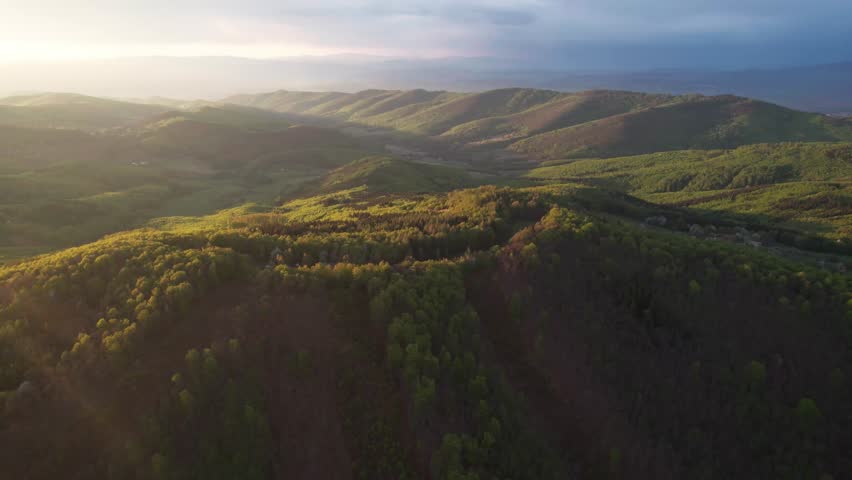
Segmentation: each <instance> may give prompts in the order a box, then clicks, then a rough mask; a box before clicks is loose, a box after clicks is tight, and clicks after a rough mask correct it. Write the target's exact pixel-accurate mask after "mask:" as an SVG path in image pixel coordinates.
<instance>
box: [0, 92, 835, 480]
mask: <svg viewBox="0 0 852 480" xmlns="http://www.w3.org/2000/svg"><path fill="white" fill-rule="evenodd" d="M229 101H231V102H236V103H240V104H241V105H234V104H232V103H231V104H229V103H208V102H180V101H170V100H165V99H159V100H157V102H158V103H160V104H162V105H158V106H154V107H151V106H150V105H143V106H142V107H144V108H143V109H142V110H138V109H137V107H139V106H138V105H133V104H128V103H127V102H116V101H113V100H109V101H104V103H101V101H100V100H99V99H92V98H91V97H80V96H74V95H70V96H69V95H64V94H61V95H60V94H57V95H41V96H33V97H27V98H14V99H7V100H5V102H6V103H8V104H9V105H8V108H9V110H3V109H2V108H0V263H3V265H0V447H2V448H0V472H2V475H0V477H3V478H6V477H8V478H15V479H18V478H20V479H27V480H42V479H43V480H55V479H57V478H67V479H81V480H82V479H92V478H95V479H109V478H117V479H139V480H178V479H180V480H182V479H199V480H201V479H205V480H206V479H233V478H240V479H248V480H267V479H270V478H275V479H278V478H289V479H293V478H295V479H306V480H307V479H318V478H319V479H324V478H336V479H379V480H384V479H386V480H399V479H433V480H477V479H478V480H485V479H516V480H523V479H530V480H533V479H534V480H542V479H553V480H563V479H576V480H588V479H591V480H615V479H619V480H621V479H624V480H628V479H629V480H646V479H647V480H652V479H653V480H659V479H661V480H679V479H685V478H689V479H693V478H694V479H743V480H746V479H748V480H752V479H764V478H767V479H769V478H771V479H776V478H778V479H791V480H792V479H818V480H828V479H841V478H845V477H846V476H848V472H852V453H850V452H852V434H850V432H852V414H851V413H852V407H850V405H852V379H850V375H852V355H850V352H852V323H850V322H851V321H852V275H850V273H848V272H849V269H850V268H852V257H850V253H852V241H850V233H852V193H850V187H849V185H850V181H851V180H852V178H851V177H850V175H852V170H850V165H852V143H842V142H837V141H836V140H839V139H843V138H847V137H846V136H847V135H848V132H849V124H848V123H846V122H845V121H842V120H831V119H828V118H826V117H822V116H818V115H810V114H805V113H801V112H794V111H790V110H786V109H782V108H780V107H776V106H773V105H769V104H765V103H760V102H754V101H751V100H747V99H741V98H736V97H696V96H689V97H676V96H667V95H643V94H634V93H626V92H604V91H594V92H585V93H580V94H564V93H558V92H551V91H540V90H519V89H511V90H496V91H492V92H485V93H481V94H456V93H446V92H428V91H423V90H416V91H408V92H387V91H366V92H361V93H358V94H337V93H321V94H320V93H288V92H275V93H272V94H268V95H260V96H250V97H235V98H232V99H229ZM103 105H107V107H104V106H103ZM40 108H49V109H59V110H62V109H67V110H69V111H74V112H76V113H74V115H69V116H67V117H62V118H64V119H65V120H67V122H68V123H64V121H63V124H62V125H59V124H57V125H53V126H51V125H41V124H40V123H39V122H38V121H36V122H35V124H34V125H33V124H30V123H29V122H31V121H33V119H35V118H37V117H38V115H48V116H52V115H54V114H53V113H49V114H48V113H44V112H42V111H41V110H38V109H40ZM78 109H82V110H78ZM104 109H106V110H104ZM144 109H152V111H146V112H147V113H144V114H143V113H140V112H142V111H143V110H144ZM59 110H55V111H59ZM10 112H11V113H10ZM87 112H88V113H87ZM104 112H107V113H108V115H104ZM285 113H286V115H285ZM4 115H5V116H4ZM139 115H141V116H139ZM55 118H57V119H59V118H60V117H55ZM317 118H320V119H325V120H324V121H321V122H313V121H312V120H315V119H317ZM4 119H5V120H4ZM329 119H331V120H334V121H328V120H329ZM300 120H305V121H310V122H309V123H310V124H309V125H306V124H301V123H300ZM339 120H343V121H339ZM350 122H354V123H362V124H367V125H374V126H379V127H383V128H363V127H359V126H357V125H356V126H353V125H352V124H351V123H350ZM320 124H322V125H325V126H318V125H320ZM34 126H35V127H39V128H33V127H34ZM52 127H57V128H52ZM384 127H389V128H390V130H388V129H386V128H384ZM388 132H390V133H388ZM426 138H428V139H429V141H426V142H423V145H424V146H423V148H424V151H415V150H414V148H419V145H420V143H419V142H418V141H417V140H420V139H426ZM781 140H783V142H779V141H781ZM812 140H821V141H820V142H814V141H812ZM409 141H410V142H411V144H409V143H406V142H409ZM397 142H398V143H397ZM441 142H444V144H445V145H451V146H452V148H446V149H444V147H443V146H442V145H440V143H441ZM752 142H768V143H759V144H753V145H741V146H738V147H737V148H727V147H730V146H735V145H739V144H740V143H752ZM430 145H438V146H437V147H435V150H434V151H432V150H428V151H426V149H427V148H428V146H430ZM455 147H459V148H458V149H456V148H455ZM492 147H499V148H493V150H492ZM503 147H506V148H508V149H510V150H514V151H516V152H523V153H525V154H528V155H531V156H533V157H537V158H536V159H537V160H539V161H531V162H527V161H524V160H518V159H517V158H516V157H515V156H514V155H512V154H511V152H510V153H507V152H506V151H504V150H502V148H503ZM709 147H713V148H709ZM446 152H449V153H451V154H452V155H446V156H444V153H446ZM495 152H496V153H495ZM645 152H650V153H645ZM637 153H642V154H637ZM491 154H493V155H491ZM592 154H594V155H595V156H597V157H600V158H573V157H574V156H581V155H592ZM616 155H618V156H616ZM506 156H507V157H508V160H506V162H507V163H511V166H512V167H513V168H511V169H509V168H503V164H502V163H501V162H502V159H504V158H506ZM400 157H404V158H400ZM549 157H554V158H555V160H551V161H546V160H544V159H546V158H549Z"/></svg>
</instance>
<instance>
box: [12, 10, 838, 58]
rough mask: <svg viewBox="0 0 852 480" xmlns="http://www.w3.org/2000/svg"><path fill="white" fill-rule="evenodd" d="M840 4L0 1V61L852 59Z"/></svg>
mask: <svg viewBox="0 0 852 480" xmlns="http://www.w3.org/2000/svg"><path fill="white" fill-rule="evenodd" d="M850 20H852V1H848V0H809V1H807V2H803V1H801V0H712V1H711V0H691V1H690V0H563V1H556V0H514V1H502V0H491V1H486V0H453V1H447V0H428V1H424V0H410V1H389V0H385V1H373V0H355V1H352V0H348V1H343V0H313V1H303V0H297V1H280V0H279V1H272V0H241V1H225V0H188V1H180V0H171V1H166V0H144V1H141V0H140V1H136V0H79V1H75V0H35V1H28V2H24V1H10V0H0V60H6V61H8V60H28V59H53V58H84V57H113V56H125V55H129V56H139V55H179V56H180V55H187V56H194V55H232V56H245V57H257V58H269V57H279V56H292V55H317V54H337V53H358V54H372V55H391V56H406V57H408V56H411V57H444V56H492V57H498V58H507V59H509V58H511V59H518V60H524V61H532V62H537V63H538V64H543V65H554V66H577V67H590V68H618V67H619V66H624V67H626V68H636V67H637V66H641V65H643V64H644V65H647V66H648V67H651V68H656V67H666V66H668V67H691V66H718V67H741V66H749V65H752V66H760V65H785V64H786V65H791V64H800V63H820V62H834V61H843V60H850V59H852V29H850V28H849V24H850Z"/></svg>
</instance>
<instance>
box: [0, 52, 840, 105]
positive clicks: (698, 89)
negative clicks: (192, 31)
mask: <svg viewBox="0 0 852 480" xmlns="http://www.w3.org/2000/svg"><path fill="white" fill-rule="evenodd" d="M3 72H4V75H3V76H2V77H0V94H8V95H11V94H13V93H15V92H20V91H21V90H23V89H24V88H25V89H26V90H28V91H76V92H81V93H86V94H90V95H98V96H109V97H124V98H127V97H136V98H138V97H151V96H170V97H175V98H205V99H213V98H221V97H224V96H228V95H233V94H235V93H241V92H257V91H270V90H277V89H282V88H284V89H288V90H325V91H329V90H337V91H343V92H356V91H360V90H364V89H368V88H381V89H401V90H410V89H415V88H424V89H429V90H451V91H465V92H470V91H483V90H489V89H497V88H508V87H526V88H543V89H552V90H559V91H567V92H573V91H583V90H590V89H611V90H629V91H642V92H650V93H671V94H686V93H699V94H705V95H719V94H732V95H737V96H744V97H749V98H755V99H760V100H764V101H768V102H772V103H777V104H780V105H784V106H786V107H790V108H795V109H799V110H805V111H814V112H822V113H831V114H844V113H846V114H848V113H849V112H852V62H847V63H838V64H831V65H813V66H795V67H778V68H771V69H755V70H738V71H721V70H654V71H635V70H625V71H579V70H576V69H574V68H572V67H571V66H570V65H567V64H566V65H559V64H553V65H549V66H547V67H543V66H541V65H534V64H527V63H524V62H522V61H515V60H505V59H495V58H447V59H403V58H389V57H369V56H346V55H336V56H328V57H293V58H284V59H275V60H257V59H247V58H234V57H139V58H119V59H113V60H92V61H77V62H63V63H53V64H47V63H31V64H15V65H4V66H3ZM23 86H25V87H23Z"/></svg>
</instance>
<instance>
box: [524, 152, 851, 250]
mask: <svg viewBox="0 0 852 480" xmlns="http://www.w3.org/2000/svg"><path fill="white" fill-rule="evenodd" d="M528 176H529V177H530V178H534V179H538V180H542V181H550V182H563V181H581V182H584V183H589V184H593V185H597V186H601V187H605V188H609V189H613V190H618V191H622V192H626V193H631V194H633V195H637V196H640V197H641V198H643V199H646V200H648V201H652V202H655V203H663V204H669V205H676V206H681V207H687V208H690V209H694V210H700V211H708V212H715V213H717V214H719V215H728V217H734V218H736V217H739V218H740V220H741V221H745V222H751V223H755V224H761V225H779V226H784V227H787V228H792V229H796V230H802V231H806V232H812V233H816V234H819V235H824V236H826V237H828V238H832V239H836V240H839V241H844V242H845V241H848V240H849V239H850V238H852V145H850V144H846V143H781V144H760V145H750V146H743V147H739V148H736V149H733V150H686V151H675V152H663V153H652V154H648V155H637V156H630V157H618V158H606V159H585V160H576V161H570V162H567V163H565V164H561V165H554V166H548V167H541V168H537V169H534V170H532V171H531V172H530V173H529V174H528Z"/></svg>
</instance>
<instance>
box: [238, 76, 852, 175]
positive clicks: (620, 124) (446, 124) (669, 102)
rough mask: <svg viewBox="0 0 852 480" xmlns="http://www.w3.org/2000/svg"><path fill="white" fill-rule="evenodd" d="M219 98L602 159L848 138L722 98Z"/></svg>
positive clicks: (846, 124) (834, 124) (813, 119)
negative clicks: (664, 152) (663, 152)
mask: <svg viewBox="0 0 852 480" xmlns="http://www.w3.org/2000/svg"><path fill="white" fill-rule="evenodd" d="M225 101H227V102H231V103H237V104H242V105H248V106H253V107H258V108H266V109H271V110H275V111H279V112H288V113H298V114H303V115H313V116H318V117H329V118H336V119H341V120H346V121H351V122H356V123H362V124H366V125H372V126H379V127H385V128H390V129H395V130H398V131H402V132H407V133H412V134H417V135H423V136H428V137H439V138H442V139H444V140H446V141H448V142H455V143H462V144H467V145H473V146H476V145H483V144H492V145H495V146H498V147H506V148H508V149H509V150H511V151H514V152H517V153H521V154H525V155H528V156H530V157H531V158H534V159H539V160H547V159H559V158H582V157H590V156H595V157H602V156H603V157H612V156H621V155H633V154H642V153H650V152H657V151H668V150H682V149H689V148H700V149H708V148H732V147H736V146H739V145H747V144H754V143H764V142H780V141H844V140H852V123H850V121H849V120H848V119H840V118H833V117H828V116H824V115H819V114H812V113H804V112H797V111H794V110H790V109H787V108H783V107H779V106H777V105H772V104H769V103H765V102H760V101H755V100H750V99H746V98H741V97H735V96H730V95H722V96H715V97H705V96H701V95H682V96H671V95H649V94H640V93H632V92H619V91H587V92H581V93H559V92H555V91H551V90H534V89H520V88H512V89H501V90H492V91H488V92H482V93H470V94H460V93H446V92H426V91H422V90H421V91H417V90H415V91H410V92H400V91H382V90H367V91H363V92H358V93H355V94H344V93H311V92H288V91H279V92H272V93H267V94H260V95H241V96H235V97H230V98H228V99H226V100H225Z"/></svg>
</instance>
